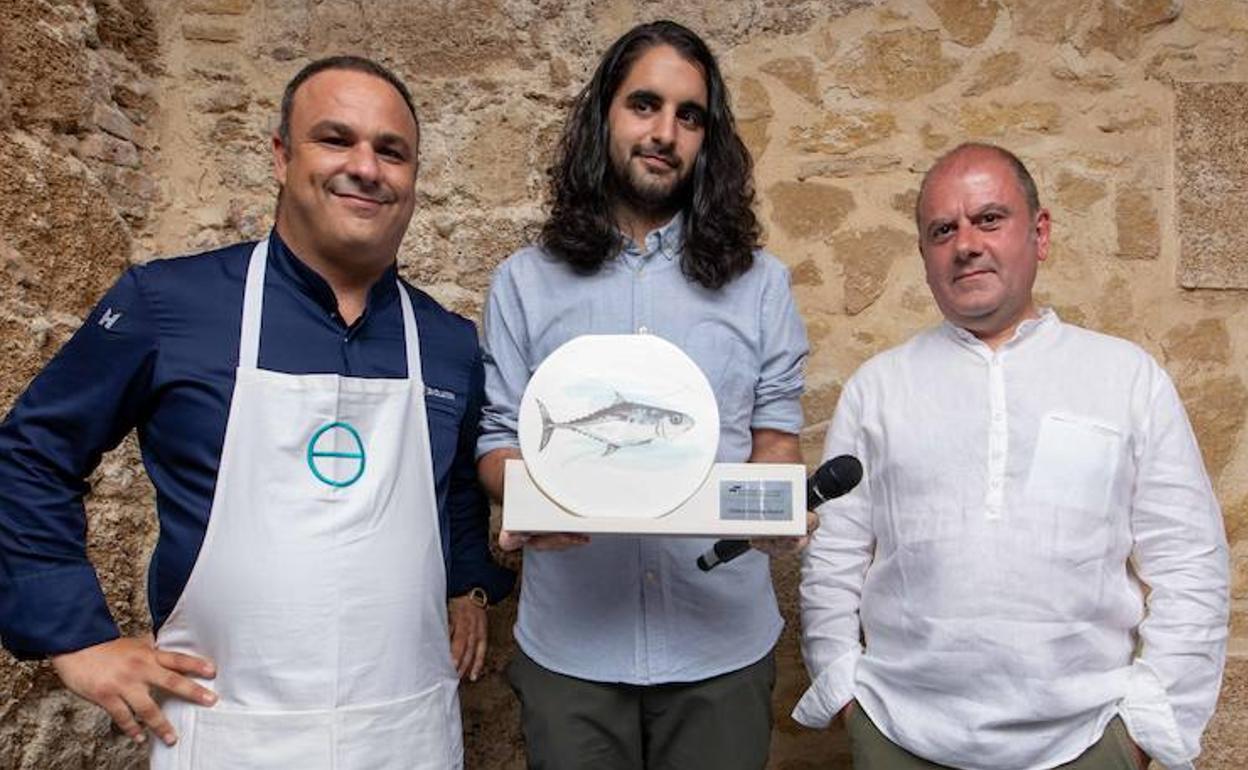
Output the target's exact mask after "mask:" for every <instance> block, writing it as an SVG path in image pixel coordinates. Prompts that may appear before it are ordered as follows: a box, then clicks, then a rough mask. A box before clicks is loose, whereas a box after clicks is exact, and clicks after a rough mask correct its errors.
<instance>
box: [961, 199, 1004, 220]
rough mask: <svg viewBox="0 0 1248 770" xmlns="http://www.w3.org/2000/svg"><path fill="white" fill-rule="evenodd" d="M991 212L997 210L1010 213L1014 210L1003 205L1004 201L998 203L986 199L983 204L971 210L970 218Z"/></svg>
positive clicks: (976, 217)
mask: <svg viewBox="0 0 1248 770" xmlns="http://www.w3.org/2000/svg"><path fill="white" fill-rule="evenodd" d="M993 212H997V213H1001V214H1012V213H1014V210H1013V209H1011V208H1010V207H1009V206H1007V205H1005V204H1004V203H1000V202H998V201H988V202H987V203H985V204H984V205H982V206H980V207H979V208H977V209H975V210H974V211H972V212H971V217H970V218H971V219H978V218H979V217H982V216H983V215H984V214H989V213H993Z"/></svg>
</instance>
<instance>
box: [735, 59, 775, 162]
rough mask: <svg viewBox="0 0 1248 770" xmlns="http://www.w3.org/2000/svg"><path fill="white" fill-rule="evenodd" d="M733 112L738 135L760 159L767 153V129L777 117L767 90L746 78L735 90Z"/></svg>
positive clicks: (758, 83) (752, 79)
mask: <svg viewBox="0 0 1248 770" xmlns="http://www.w3.org/2000/svg"><path fill="white" fill-rule="evenodd" d="M732 96H733V107H734V109H733V112H734V117H736V120H737V133H738V134H740V136H741V141H743V142H745V146H746V147H748V148H749V150H750V154H751V155H753V156H754V158H755V159H758V158H759V157H761V156H762V154H763V153H764V152H766V151H767V127H768V125H770V124H771V119H772V118H773V117H775V115H776V113H775V110H773V109H772V108H771V97H770V96H769V95H768V93H767V88H766V86H764V85H763V84H762V83H760V82H758V80H756V79H754V78H745V79H744V80H742V81H741V84H740V86H738V87H737V88H736V89H734V90H733V93H732Z"/></svg>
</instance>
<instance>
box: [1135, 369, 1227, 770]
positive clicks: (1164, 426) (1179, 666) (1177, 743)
mask: <svg viewBox="0 0 1248 770" xmlns="http://www.w3.org/2000/svg"><path fill="white" fill-rule="evenodd" d="M1146 419H1147V420H1148V429H1147V430H1146V431H1145V436H1146V439H1145V441H1144V445H1143V447H1142V449H1141V457H1140V459H1139V462H1138V468H1139V470H1138V477H1137V482H1136V490H1135V496H1134V499H1133V503H1132V510H1131V528H1132V535H1133V537H1134V541H1135V546H1134V551H1133V554H1132V558H1133V561H1134V562H1135V566H1136V572H1137V574H1138V575H1139V577H1140V579H1141V580H1142V581H1143V582H1144V583H1145V584H1146V585H1147V586H1148V587H1149V595H1148V604H1147V609H1146V612H1145V617H1144V621H1143V623H1141V624H1140V627H1139V636H1140V641H1141V645H1140V654H1139V656H1138V657H1137V658H1136V660H1135V661H1134V663H1133V664H1132V667H1131V671H1130V675H1129V680H1128V684H1127V694H1126V696H1125V697H1124V698H1123V702H1122V705H1121V710H1122V717H1123V721H1124V722H1125V723H1126V726H1127V729H1128V731H1129V732H1130V733H1131V737H1132V739H1133V740H1134V741H1135V742H1136V743H1137V744H1139V746H1140V747H1141V748H1142V749H1144V751H1146V752H1148V754H1149V755H1150V756H1152V757H1153V759H1155V760H1156V761H1157V762H1158V763H1160V764H1162V765H1164V766H1165V767H1167V768H1190V767H1192V764H1191V761H1192V759H1194V758H1195V757H1196V755H1197V754H1199V753H1200V736H1201V733H1202V732H1203V731H1204V729H1205V725H1206V724H1207V723H1208V722H1209V719H1210V717H1211V716H1212V715H1213V710H1214V705H1215V703H1216V702H1217V698H1218V690H1219V687H1220V684H1221V680H1222V669H1223V666H1224V664H1225V660H1226V642H1227V622H1228V618H1229V612H1230V610H1229V564H1228V548H1227V543H1226V534H1225V531H1224V530H1223V525H1222V515H1221V512H1220V510H1219V508H1218V504H1217V500H1216V499H1215V498H1214V495H1213V489H1212V486H1211V485H1210V483H1209V478H1208V476H1207V475H1206V473H1205V468H1204V463H1203V462H1202V460H1201V456H1200V450H1199V448H1198V447H1197V444H1196V439H1195V436H1194V435H1193V434H1192V429H1191V425H1190V424H1189V423H1188V420H1187V415H1186V413H1185V411H1184V410H1183V405H1182V403H1181V402H1180V400H1179V397H1178V394H1177V393H1176V392H1175V389H1174V385H1173V384H1172V383H1171V381H1170V379H1169V378H1168V377H1167V376H1166V375H1165V373H1164V372H1161V371H1160V370H1158V372H1157V376H1156V379H1155V381H1154V383H1153V388H1152V396H1151V398H1150V400H1149V406H1148V413H1147V418H1146Z"/></svg>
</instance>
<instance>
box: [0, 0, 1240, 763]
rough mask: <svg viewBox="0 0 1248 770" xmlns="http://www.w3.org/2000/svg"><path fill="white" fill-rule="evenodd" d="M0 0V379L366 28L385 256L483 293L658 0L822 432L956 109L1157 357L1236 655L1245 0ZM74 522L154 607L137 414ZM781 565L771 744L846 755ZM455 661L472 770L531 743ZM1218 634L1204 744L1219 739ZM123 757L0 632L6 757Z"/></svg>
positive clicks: (474, 309) (900, 281)
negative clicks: (389, 77)
mask: <svg viewBox="0 0 1248 770" xmlns="http://www.w3.org/2000/svg"><path fill="white" fill-rule="evenodd" d="M4 6H5V13H3V14H0V270H2V271H3V277H2V278H0V346H2V349H3V353H4V355H5V359H6V360H8V361H9V362H10V363H9V366H8V367H7V368H6V370H5V371H4V373H3V374H0V403H3V404H6V405H7V404H8V403H9V402H11V400H12V398H14V397H15V396H16V394H17V393H18V392H19V391H20V390H21V389H22V387H24V385H25V383H26V382H27V381H28V380H29V378H30V377H31V376H32V375H33V374H34V372H35V371H37V369H38V367H39V366H40V365H41V364H42V362H43V361H45V360H46V359H47V358H48V357H49V356H50V355H51V354H52V353H53V352H54V351H55V350H56V348H57V347H58V345H59V344H60V343H61V342H63V341H64V340H65V338H66V337H67V336H68V334H69V333H70V332H72V330H73V329H74V328H75V327H76V326H77V325H78V324H79V323H80V322H81V319H82V317H83V315H84V313H85V312H86V310H87V309H88V308H89V307H90V306H91V305H92V304H93V302H94V300H95V298H97V297H98V296H99V295H100V294H101V293H102V292H103V291H104V289H105V288H106V287H107V286H108V285H109V284H110V283H111V282H112V281H113V280H114V279H115V278H116V276H117V275H118V274H119V272H120V271H121V270H122V269H123V268H124V267H125V266H126V265H127V264H129V263H131V262H133V261H141V260H147V259H150V258H153V257H156V256H160V255H169V254H177V253H185V252H189V251H193V250H196V249H199V248H202V247H207V246H212V245H216V244H221V243H225V242H229V241H232V240H237V239H240V238H252V237H258V236H259V235H260V234H262V233H263V232H264V231H265V230H266V228H267V227H268V226H269V224H270V222H271V211H272V205H273V192H274V188H273V184H272V181H271V176H270V166H269V157H268V149H267V138H266V137H267V132H268V131H269V130H270V128H271V126H272V125H273V123H274V114H275V112H276V106H277V101H278V97H279V94H280V91H281V87H282V85H283V83H284V82H285V80H286V79H287V78H288V77H289V76H290V75H292V74H293V73H294V72H295V71H296V70H297V69H298V68H299V67H300V66H301V65H302V64H304V63H306V62H307V61H308V60H310V59H311V58H315V57H317V56H320V55H323V54H327V53H331V52H344V51H345V52H360V53H364V54H367V55H371V56H374V57H376V58H379V59H381V60H382V61H384V62H385V63H387V64H389V65H391V66H392V67H393V68H394V69H395V70H396V71H397V72H398V73H399V74H400V75H401V76H402V77H404V78H405V79H406V80H407V81H408V83H409V84H410V85H411V86H412V89H413V91H414V92H415V94H416V98H417V100H418V102H419V110H420V112H421V114H422V119H423V125H424V136H423V146H422V148H421V150H422V169H421V176H420V183H419V188H420V200H419V207H418V212H417V215H416V218H415V220H414V221H413V223H412V227H411V232H410V233H409V236H408V238H407V240H406V243H405V245H404V250H403V252H402V256H401V259H402V264H403V269H404V271H405V274H406V275H407V276H408V277H409V278H411V279H413V280H415V281H416V282H418V283H419V284H420V285H422V286H424V287H426V288H428V289H429V290H430V291H432V292H433V293H434V294H435V295H436V296H437V297H438V298H439V299H441V300H442V301H444V302H445V303H446V304H447V305H449V306H451V307H453V308H455V309H456V310H459V311H461V312H464V313H466V314H468V315H471V316H474V317H475V316H478V315H479V311H480V307H481V300H482V296H483V293H484V291H485V288H486V285H487V281H488V277H489V274H490V271H491V270H492V268H493V266H494V265H495V264H497V263H498V261H499V260H501V259H502V258H503V257H504V256H506V254H507V253H509V252H510V251H511V250H513V249H514V248H515V247H516V246H517V245H519V244H520V243H522V242H524V240H525V239H526V238H527V237H529V236H530V235H531V234H532V232H533V228H534V226H535V224H536V223H538V222H539V221H540V218H541V215H542V203H543V196H544V192H543V183H544V175H543V169H544V167H545V166H546V164H547V163H548V161H549V157H550V151H551V147H552V144H553V141H554V138H555V136H556V135H557V131H558V128H559V126H560V124H561V122H562V120H563V117H564V112H565V109H566V107H567V105H568V103H569V100H570V98H571V97H572V96H573V95H574V94H575V92H576V90H577V88H578V87H579V85H580V84H581V83H583V82H584V80H585V79H586V78H587V76H588V73H589V71H590V69H591V68H592V66H593V64H594V63H595V61H596V57H597V55H598V53H599V52H600V51H601V50H602V49H603V48H604V47H605V46H606V45H607V44H608V43H609V42H610V41H611V40H612V39H613V38H614V37H615V36H616V35H618V34H619V33H620V32H622V31H623V30H625V29H626V28H628V27H629V26H631V25H632V24H633V23H635V22H638V21H642V20H648V19H652V18H656V17H659V16H669V17H672V18H675V19H677V20H680V21H683V22H686V23H688V24H689V25H690V26H692V27H694V28H695V29H698V30H699V31H701V32H702V33H704V34H705V35H706V36H707V38H708V39H709V40H710V41H711V43H712V45H713V47H714V48H715V50H716V51H717V52H718V53H719V54H720V56H721V60H722V63H723V65H724V68H725V70H726V72H727V74H728V77H729V80H730V83H731V86H732V90H733V96H734V99H735V106H736V111H737V115H738V118H739V119H740V122H741V128H742V131H743V133H744V135H745V136H746V138H747V141H748V143H749V145H750V147H751V149H752V150H753V151H754V154H755V158H756V161H757V167H758V173H757V183H758V189H759V191H760V205H759V209H760V212H761V214H762V215H763V219H764V222H765V223H766V226H767V235H768V245H769V247H770V248H771V249H772V250H773V251H774V252H776V253H777V254H779V255H780V256H781V257H782V258H783V259H784V260H785V261H786V262H787V263H788V264H789V265H791V266H792V268H793V279H794V284H795V289H796V294H797V297H798V301H799V304H800V306H801V309H802V311H803V314H804V316H805V319H806V322H807V325H808V328H809V332H810V336H811V340H812V343H813V348H814V349H813V355H812V358H811V363H810V369H809V373H808V381H809V392H808V394H807V396H806V399H805V407H806V414H807V420H808V423H809V428H808V429H807V430H806V431H805V433H804V435H803V443H804V446H805V448H806V454H807V459H808V460H809V461H812V462H813V461H814V460H815V459H816V456H817V453H818V448H819V447H820V445H821V441H822V433H823V430H824V426H825V424H826V421H827V420H828V418H829V416H830V415H831V413H832V410H833V408H834V406H835V404H836V399H837V397H838V395H839V392H840V387H841V384H842V383H843V382H844V380H845V378H846V377H847V376H848V375H849V374H850V373H851V372H852V371H853V370H854V368H855V367H856V366H857V365H858V364H859V363H861V362H862V361H863V360H864V359H866V358H867V357H868V356H870V355H872V354H873V353H875V352H877V351H879V350H881V349H883V348H885V347H888V346H891V345H894V344H896V343H898V342H900V341H901V340H903V339H905V338H906V337H907V336H909V335H910V334H911V333H913V332H914V331H915V330H917V329H919V328H921V327H923V326H925V325H927V324H930V323H932V322H933V321H935V320H936V319H937V314H936V311H935V308H934V307H933V305H932V302H931V299H930V297H929V295H928V292H927V289H926V286H925V284H924V282H923V274H922V269H921V264H920V261H919V258H918V256H917V252H916V249H915V247H914V240H915V239H914V234H913V226H912V222H911V210H912V207H913V204H914V190H915V187H916V184H917V182H918V179H919V175H920V174H921V173H922V171H923V170H924V169H925V168H926V166H927V165H928V163H929V162H930V161H931V159H932V158H933V157H934V156H935V155H937V154H938V153H940V152H941V151H942V150H944V149H947V148H950V147H952V146H953V145H954V144H956V143H957V142H958V141H961V140H963V139H971V138H976V139H986V140H990V141H996V142H1001V143H1004V144H1006V145H1007V146H1009V147H1011V148H1013V149H1015V150H1016V151H1017V152H1019V153H1020V154H1021V155H1022V156H1023V157H1024V159H1025V160H1027V161H1028V162H1029V163H1030V164H1031V166H1032V169H1033V171H1034V172H1035V173H1036V177H1037V180H1038V182H1039V185H1040V189H1041V196H1042V198H1043V200H1044V202H1045V203H1046V204H1047V205H1049V206H1050V207H1051V209H1052V212H1053V219H1054V241H1055V246H1054V249H1053V253H1052V256H1051V258H1050V260H1049V261H1048V262H1047V263H1046V264H1045V265H1044V266H1043V268H1042V270H1041V278H1040V284H1039V291H1040V293H1041V295H1042V297H1043V298H1044V299H1045V301H1046V302H1048V303H1051V304H1052V305H1054V306H1055V307H1056V308H1057V309H1058V312H1059V313H1060V314H1061V315H1062V316H1063V317H1064V318H1066V319H1067V320H1070V321H1074V322H1077V323H1080V324H1084V325H1086V326H1089V327H1091V328H1095V329H1100V330H1104V331H1107V332H1109V333H1112V334H1118V335H1121V336H1125V337H1127V338H1130V339H1132V340H1135V341H1136V342H1138V343H1140V344H1141V345H1143V346H1144V347H1145V348H1147V349H1148V350H1149V351H1150V352H1152V353H1153V354H1154V355H1156V356H1157V357H1158V359H1159V360H1161V361H1162V362H1163V364H1164V365H1165V366H1166V368H1167V369H1168V370H1169V371H1170V372H1171V374H1172V375H1173V376H1174V378H1175V380H1176V381H1177V383H1178V385H1179V388H1180V391H1181V393H1182V395H1183V398H1184V400H1185V402H1186V404H1187V406H1188V409H1189V411H1190V413H1191V417H1192V420H1193V422H1194V423H1195V425H1196V429H1197V432H1198V434H1199V437H1200V441H1201V446H1202V449H1203V451H1204V454H1205V459H1206V462H1207V464H1208V467H1209V472H1210V474H1211V476H1212V477H1213V479H1214V483H1215V485H1216V487H1217V491H1218V494H1219V498H1220V499H1221V501H1222V504H1223V508H1224V512H1225V515H1226V527H1227V533H1228V536H1229V537H1230V539H1231V543H1232V549H1233V559H1234V563H1233V570H1234V597H1235V602H1236V605H1235V612H1234V617H1233V623H1232V650H1233V652H1234V653H1236V654H1238V655H1241V656H1244V655H1248V438H1246V435H1245V430H1244V421H1245V415H1246V413H1248V385H1246V384H1245V372H1248V291H1246V290H1248V259H1246V258H1245V257H1243V256H1242V253H1243V249H1244V247H1245V246H1248V225H1246V224H1245V222H1248V218H1245V216H1244V212H1245V211H1248V172H1246V171H1245V169H1248V128H1246V126H1248V107H1245V105H1248V2H1245V0H1188V1H1187V2H1182V1H1181V0H926V1H924V0H888V1H886V2H871V1H870V0H743V1H742V2H735V3H702V2H692V1H691V0H671V1H669V2H664V3H659V2H655V1H654V0H529V1H527V2H526V1H525V0H408V1H407V2H394V3H365V4H361V3H355V2H345V1H343V0H181V1H180V2H173V1H171V0H5V3H4ZM92 481H93V484H94V493H93V495H92V497H91V500H90V506H89V510H90V515H89V525H90V532H91V538H90V540H91V550H92V554H93V557H94V558H95V561H96V564H97V566H98V569H99V572H100V575H101V578H102V580H103V581H104V583H105V585H106V586H107V587H108V598H109V601H110V602H111V603H112V606H113V608H114V611H115V612H116V615H117V617H118V619H119V620H120V622H121V623H122V625H123V627H124V628H125V629H126V630H127V631H138V630H140V629H142V628H143V627H144V624H145V622H146V610H145V604H144V597H143V587H142V578H143V572H144V568H145V558H146V557H145V553H146V551H147V549H148V548H149V547H150V543H151V540H152V537H153V534H154V526H153V523H152V516H151V505H152V494H151V490H150V486H149V485H148V483H147V481H146V480H145V479H144V478H143V473H142V470H141V466H140V465H139V463H138V460H137V454H136V452H135V451H134V447H133V445H132V442H131V441H130V440H127V441H126V442H124V443H123V445H122V447H121V448H119V450H118V451H115V452H113V453H111V454H109V455H108V456H106V458H105V460H104V462H103V464H102V465H101V467H100V469H99V470H98V471H97V472H96V474H95V475H94V477H93V479H92ZM795 571H796V570H795V565H794V564H792V563H785V564H779V565H777V567H776V568H775V573H776V580H777V584H778V585H779V587H780V594H781V601H782V604H783V605H784V606H785V611H786V616H787V618H788V619H789V630H788V631H787V632H786V635H785V637H784V639H783V640H782V644H781V647H780V653H779V654H780V660H781V669H780V679H779V684H778V687H777V693H776V706H777V722H776V724H777V728H776V733H775V743H774V746H775V751H774V757H775V760H774V762H773V766H774V767H775V768H783V769H784V770H801V769H803V768H813V767H827V766H829V764H832V765H834V766H839V764H838V763H843V762H844V759H845V747H844V744H843V740H842V737H841V736H840V734H839V732H837V731H835V730H834V731H831V732H829V733H815V732H811V731H806V730H801V729H799V728H798V727H797V726H796V725H795V724H794V723H793V722H792V721H791V720H789V719H788V718H787V713H788V710H789V709H790V708H791V706H792V704H793V703H794V702H795V700H796V698H797V696H798V695H799V693H800V692H801V691H802V689H803V688H804V686H805V682H806V680H805V674H804V672H803V671H802V669H801V665H800V661H799V658H798V654H797V647H796V643H795V627H796V616H795V614H794V608H795V601H796V600H795V590H794V583H795ZM513 617H514V602H509V603H508V604H506V605H504V606H503V607H502V608H501V609H500V610H497V611H496V613H495V616H494V623H493V625H492V632H491V638H492V642H493V653H492V655H491V663H490V669H489V673H488V675H487V676H486V677H485V678H484V680H483V681H482V682H479V683H477V684H473V685H469V686H467V687H466V688H465V691H464V708H465V730H466V740H467V745H468V751H469V760H470V765H469V766H470V767H472V768H518V767H521V766H522V761H521V756H522V754H521V749H520V745H519V738H518V731H517V729H516V719H517V717H516V708H515V705H514V701H513V699H512V698H511V696H510V694H509V693H508V691H507V688H506V685H505V683H504V682H503V680H502V678H501V675H500V673H499V669H500V667H501V664H502V661H503V660H505V658H506V655H507V653H508V651H509V650H510V642H509V625H510V622H511V620H512V618H513ZM1240 660H1248V659H1237V660H1236V662H1235V663H1233V666H1232V668H1231V674H1232V676H1231V677H1230V679H1229V680H1228V684H1227V687H1226V689H1225V696H1224V704H1223V706H1222V708H1221V710H1220V712H1219V715H1218V717H1217V720H1216V721H1215V726H1214V729H1213V730H1212V732H1211V734H1210V736H1209V740H1208V746H1209V748H1208V751H1207V755H1208V757H1209V760H1208V762H1207V763H1205V764H1204V765H1203V766H1205V767H1224V768H1231V767H1238V766H1241V765H1242V757H1243V756H1245V755H1246V754H1245V752H1248V739H1246V738H1245V737H1244V736H1243V734H1242V728H1241V729H1240V730H1235V729H1233V727H1232V725H1233V724H1234V722H1235V720H1236V719H1237V718H1238V719H1239V720H1240V724H1241V725H1242V719H1243V718H1245V717H1248V686H1245V679H1248V667H1245V665H1244V664H1243V663H1241V662H1239V661H1240ZM139 757H140V755H139V753H138V752H136V751H135V750H134V749H132V748H130V747H128V746H127V745H126V744H125V742H124V741H123V740H122V739H121V738H119V737H117V736H116V735H113V734H111V733H110V731H109V728H108V722H107V719H106V718H104V717H103V716H102V715H101V714H100V713H99V712H97V711H95V710H93V709H89V708H86V707H84V706H82V705H81V704H79V703H78V702H76V701H75V700H74V699H73V698H72V697H70V696H67V695H66V694H64V693H63V692H62V691H59V690H58V689H57V688H56V683H55V679H54V677H53V676H52V675H51V674H50V673H49V671H48V670H47V669H46V667H44V666H42V665H38V664H32V663H20V664H19V663H15V662H13V661H12V660H11V659H8V660H4V661H3V662H0V767H4V768H8V767H13V768H40V769H41V770H42V769H44V768H80V767H90V768H97V767H100V768H113V767H116V768H123V767H125V768H129V767H136V766H141V760H140V758H139Z"/></svg>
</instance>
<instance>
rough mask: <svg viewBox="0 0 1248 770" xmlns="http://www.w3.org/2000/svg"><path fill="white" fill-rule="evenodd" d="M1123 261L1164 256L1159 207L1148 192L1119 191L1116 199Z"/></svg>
mask: <svg viewBox="0 0 1248 770" xmlns="http://www.w3.org/2000/svg"><path fill="white" fill-rule="evenodd" d="M1114 226H1115V227H1116V228H1117V230H1118V252H1117V255H1116V256H1117V257H1118V258H1119V259H1157V257H1158V256H1160V255H1161V225H1160V224H1159V223H1158V221H1157V205H1156V204H1155V203H1154V202H1153V197H1152V195H1150V194H1149V192H1148V191H1147V190H1144V189H1140V188H1138V187H1128V188H1126V189H1122V188H1119V190H1118V196H1117V197H1116V198H1115V200H1114Z"/></svg>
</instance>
